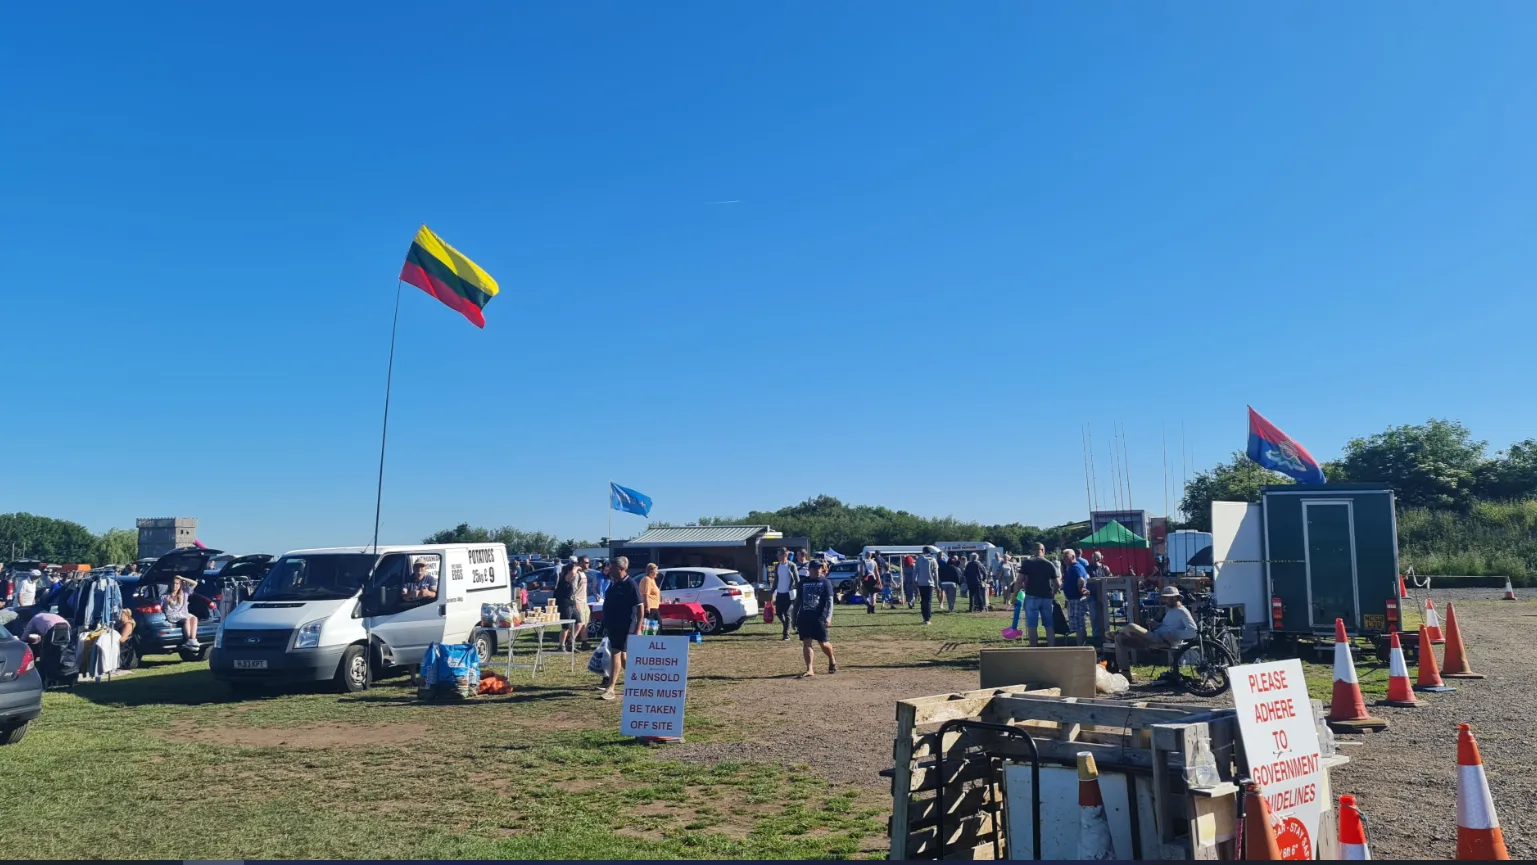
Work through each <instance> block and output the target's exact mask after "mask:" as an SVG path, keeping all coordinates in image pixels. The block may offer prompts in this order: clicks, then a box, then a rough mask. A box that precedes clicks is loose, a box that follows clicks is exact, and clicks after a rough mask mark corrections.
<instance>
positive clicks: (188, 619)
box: [160, 577, 203, 652]
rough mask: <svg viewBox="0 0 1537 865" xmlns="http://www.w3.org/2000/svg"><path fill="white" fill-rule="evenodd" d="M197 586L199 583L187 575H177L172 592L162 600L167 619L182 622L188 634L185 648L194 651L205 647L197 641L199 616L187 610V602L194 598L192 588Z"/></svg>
mask: <svg viewBox="0 0 1537 865" xmlns="http://www.w3.org/2000/svg"><path fill="white" fill-rule="evenodd" d="M195 588H197V583H196V582H194V581H193V580H189V579H187V578H186V577H176V578H175V579H174V580H173V581H172V582H171V591H170V594H167V595H166V596H165V598H163V599H162V600H161V601H160V606H161V608H162V609H164V611H165V620H166V621H167V622H170V623H171V624H173V625H176V624H180V625H181V630H182V633H184V634H186V635H187V642H185V643H183V644H182V646H183V648H187V649H191V650H193V651H194V652H195V651H197V650H198V649H201V648H203V647H202V645H201V644H199V643H198V641H197V616H194V615H192V614H191V613H189V612H187V602H188V601H190V600H191V599H192V590H193V589H195Z"/></svg>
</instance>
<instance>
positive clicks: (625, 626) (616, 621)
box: [599, 556, 645, 700]
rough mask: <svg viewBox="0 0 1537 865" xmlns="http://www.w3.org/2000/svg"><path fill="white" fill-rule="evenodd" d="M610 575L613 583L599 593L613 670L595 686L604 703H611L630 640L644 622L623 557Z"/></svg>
mask: <svg viewBox="0 0 1537 865" xmlns="http://www.w3.org/2000/svg"><path fill="white" fill-rule="evenodd" d="M610 574H611V576H612V577H613V581H612V582H611V583H609V586H608V591H607V592H604V593H603V635H604V636H606V637H608V650H609V653H610V654H612V655H613V658H614V667H613V672H612V674H611V675H610V676H609V677H608V678H606V679H604V680H603V684H602V685H601V686H599V689H600V690H602V691H603V693H602V694H601V695H600V696H601V697H602V699H605V700H613V699H615V695H614V685H615V684H616V683H618V682H619V680H620V677H621V676H623V675H624V662H625V658H626V655H627V654H628V651H629V642H630V637H632V636H638V635H639V634H640V628H641V624H642V623H643V622H644V621H645V601H644V599H642V598H641V596H640V592H638V591H636V589H635V583H634V581H632V580H631V579H630V560H629V559H628V558H625V557H624V556H620V557H619V558H617V559H614V563H613V564H612V565H611V566H610Z"/></svg>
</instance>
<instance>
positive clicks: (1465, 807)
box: [1457, 724, 1510, 862]
mask: <svg viewBox="0 0 1537 865" xmlns="http://www.w3.org/2000/svg"><path fill="white" fill-rule="evenodd" d="M1457 858H1458V859H1478V860H1483V861H1486V862H1487V861H1489V860H1491V859H1509V858H1510V854H1509V853H1507V852H1505V833H1504V832H1501V831H1500V818H1499V816H1498V815H1496V814H1495V813H1494V797H1493V796H1491V795H1490V794H1489V779H1488V778H1486V777H1484V761H1483V759H1482V758H1480V757H1479V756H1478V742H1476V741H1474V739H1473V731H1472V729H1470V728H1469V727H1468V725H1467V724H1458V725H1457Z"/></svg>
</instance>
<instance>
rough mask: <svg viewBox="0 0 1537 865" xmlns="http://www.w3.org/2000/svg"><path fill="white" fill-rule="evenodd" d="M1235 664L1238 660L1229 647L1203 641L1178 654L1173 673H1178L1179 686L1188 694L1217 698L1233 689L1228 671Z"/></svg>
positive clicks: (1198, 641)
mask: <svg viewBox="0 0 1537 865" xmlns="http://www.w3.org/2000/svg"><path fill="white" fill-rule="evenodd" d="M1236 663H1238V659H1237V658H1235V657H1234V656H1233V654H1232V653H1231V652H1229V651H1228V649H1227V647H1226V646H1224V645H1222V644H1221V643H1219V642H1213V641H1208V640H1206V639H1204V638H1203V639H1200V640H1197V641H1196V642H1194V643H1191V644H1190V645H1188V646H1186V647H1185V648H1184V650H1183V651H1181V652H1180V653H1179V657H1178V658H1176V659H1175V661H1174V670H1175V672H1177V673H1178V674H1179V683H1180V686H1181V687H1183V688H1184V689H1185V691H1187V692H1188V693H1190V694H1194V695H1195V696H1197V697H1215V696H1218V695H1220V694H1222V693H1223V692H1224V691H1226V690H1227V689H1228V688H1229V687H1231V686H1232V682H1230V681H1229V680H1228V676H1227V668H1228V667H1230V666H1232V665H1233V664H1236Z"/></svg>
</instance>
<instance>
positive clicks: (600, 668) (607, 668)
mask: <svg viewBox="0 0 1537 865" xmlns="http://www.w3.org/2000/svg"><path fill="white" fill-rule="evenodd" d="M587 671H588V672H589V673H597V674H598V675H600V676H604V677H607V676H610V675H613V672H614V655H613V653H612V652H610V651H609V650H608V637H604V638H603V642H601V643H599V644H598V647H597V648H596V649H594V650H593V652H592V657H591V658H589V659H588V660H587Z"/></svg>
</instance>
